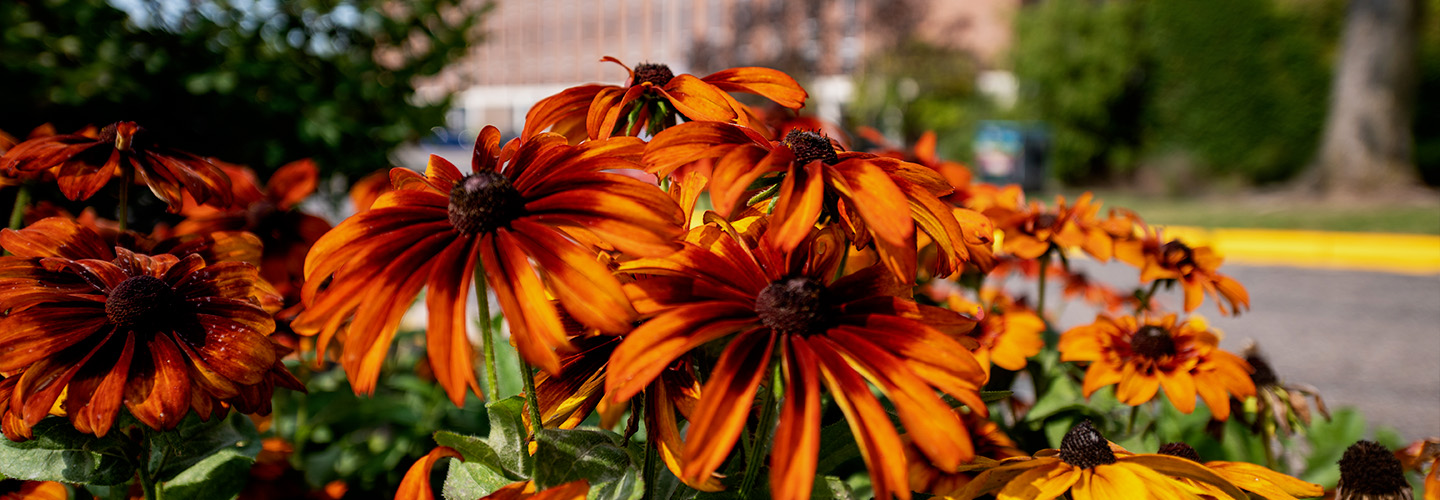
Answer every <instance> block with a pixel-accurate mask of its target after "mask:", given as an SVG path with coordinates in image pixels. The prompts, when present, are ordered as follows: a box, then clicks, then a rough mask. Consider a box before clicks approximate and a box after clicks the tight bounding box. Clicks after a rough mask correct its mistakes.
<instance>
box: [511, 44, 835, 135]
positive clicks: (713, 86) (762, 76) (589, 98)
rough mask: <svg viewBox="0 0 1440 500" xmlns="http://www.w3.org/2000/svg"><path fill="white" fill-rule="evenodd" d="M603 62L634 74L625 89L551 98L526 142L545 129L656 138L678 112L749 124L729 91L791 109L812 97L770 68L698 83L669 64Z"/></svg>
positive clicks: (533, 117) (528, 119) (577, 90)
mask: <svg viewBox="0 0 1440 500" xmlns="http://www.w3.org/2000/svg"><path fill="white" fill-rule="evenodd" d="M601 61H609V62H613V63H615V64H619V65H620V67H622V68H625V71H626V72H628V73H630V77H629V78H628V79H627V80H626V81H625V86H623V87H621V86H616V85H602V84H590V85H581V86H578V87H571V88H569V89H565V90H564V91H562V92H560V93H559V94H555V95H553V96H550V97H547V98H545V99H543V100H541V101H540V102H538V103H536V104H535V106H534V107H532V108H530V112H529V113H527V114H526V115H525V130H524V131H523V132H521V134H520V138H521V139H527V140H528V139H529V138H530V137H533V136H534V135H535V134H538V133H540V132H543V131H545V130H551V131H553V132H556V133H559V134H562V135H564V136H566V137H568V138H570V140H571V141H579V140H581V139H585V138H587V137H588V138H590V139H592V140H594V139H604V138H607V137H610V136H611V135H613V134H615V133H617V132H618V133H620V134H621V135H638V134H639V133H640V131H641V130H642V129H643V130H647V131H648V132H649V133H650V134H652V135H653V134H655V133H657V132H659V131H660V128H663V127H666V126H669V125H673V124H674V120H675V114H674V112H675V111H678V112H679V113H680V114H682V115H685V117H686V118H689V119H691V120H697V121H718V122H727V123H733V122H735V121H737V120H742V119H743V120H744V123H749V122H750V121H751V120H750V119H749V118H748V116H749V115H748V111H747V109H746V108H745V106H743V105H741V104H740V103H739V102H738V101H736V100H735V98H734V97H731V96H730V94H729V92H744V93H747V94H755V95H759V96H762V97H765V98H767V99H770V100H771V101H774V102H775V103H776V104H779V105H781V106H785V107H787V108H791V109H798V108H800V107H801V106H804V105H805V98H806V97H807V94H806V93H805V89H802V88H800V84H799V83H796V82H795V79H794V78H791V77H790V75H787V74H785V73H783V72H780V71H777V70H773V69H769V68H730V69H726V70H721V71H717V72H715V73H712V74H710V75H708V76H705V77H702V78H696V77H695V76H692V75H688V74H681V75H678V76H677V75H676V74H675V72H674V71H672V70H671V69H670V67H669V66H666V65H664V64H656V63H641V64H638V65H636V66H635V69H630V67H629V66H626V65H625V63H622V62H620V60H619V59H615V58H613V57H610V56H606V57H604V58H603V59H601ZM622 115H624V116H627V117H628V118H627V120H626V123H621V122H620V117H621V116H622ZM652 122H653V123H652ZM617 126H621V127H622V128H621V129H620V130H618V131H617V130H616V127H617ZM582 134H583V135H582Z"/></svg>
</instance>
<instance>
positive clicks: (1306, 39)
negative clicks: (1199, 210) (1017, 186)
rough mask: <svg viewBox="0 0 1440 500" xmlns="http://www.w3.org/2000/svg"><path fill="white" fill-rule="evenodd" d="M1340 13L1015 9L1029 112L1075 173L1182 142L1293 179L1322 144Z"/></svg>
mask: <svg viewBox="0 0 1440 500" xmlns="http://www.w3.org/2000/svg"><path fill="white" fill-rule="evenodd" d="M1343 20H1344V1H1343V0H1321V1H1317V2H1305V1H1294V0H1216V1H1215V2H1206V3H1193V2H1142V1H1133V0H1107V1H1100V2H1093V1H1089V0H1047V1H1044V2H1039V3H1038V4H1035V5H1033V6H1030V7H1027V8H1025V9H1023V10H1022V11H1021V13H1020V15H1019V17H1018V19H1017V42H1016V46H1015V50H1014V54H1013V55H1014V64H1015V71H1016V74H1017V77H1018V78H1019V79H1020V81H1021V85H1022V90H1021V99H1020V101H1021V105H1022V108H1021V110H1019V113H1020V114H1021V115H1022V116H1024V117H1026V118H1033V119H1039V120H1043V121H1045V122H1046V123H1047V124H1048V125H1049V127H1050V130H1051V132H1052V140H1053V144H1054V151H1052V156H1051V158H1052V161H1053V163H1052V165H1051V166H1052V168H1053V169H1054V173H1055V174H1056V175H1057V176H1058V177H1059V178H1060V179H1061V180H1062V181H1065V182H1068V183H1081V184H1083V183H1095V182H1105V181H1112V180H1115V179H1116V177H1117V175H1124V174H1126V173H1129V172H1132V171H1133V170H1134V168H1135V167H1136V165H1137V164H1138V163H1139V162H1140V161H1141V160H1142V158H1154V157H1157V156H1160V155H1166V154H1170V153H1176V152H1178V153H1181V154H1182V155H1185V156H1186V157H1187V158H1188V159H1189V160H1191V161H1193V162H1194V163H1196V164H1198V165H1200V166H1202V167H1204V169H1205V170H1206V171H1208V172H1211V173H1215V174H1228V175H1233V176H1237V177H1240V178H1243V179H1246V180H1249V181H1251V182H1259V183H1265V182H1275V181H1281V180H1285V179H1287V178H1289V177H1291V176H1292V175H1294V174H1295V173H1296V172H1298V171H1299V170H1300V169H1302V168H1303V167H1304V166H1305V164H1306V163H1308V162H1310V161H1311V160H1312V158H1313V156H1314V153H1315V147H1316V144H1317V141H1318V139H1319V136H1320V133H1321V129H1322V127H1323V125H1324V119H1325V110H1326V107H1327V105H1328V101H1329V99H1328V95H1329V94H1328V92H1329V86H1330V78H1331V68H1332V64H1333V60H1334V52H1335V50H1336V44H1337V42H1338V39H1339V33H1340V26H1341V23H1342V22H1343Z"/></svg>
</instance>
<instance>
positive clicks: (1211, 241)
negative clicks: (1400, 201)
mask: <svg viewBox="0 0 1440 500" xmlns="http://www.w3.org/2000/svg"><path fill="white" fill-rule="evenodd" d="M1165 234H1166V235H1167V236H1169V237H1175V238H1179V239H1181V240H1183V241H1185V242H1186V243H1187V244H1189V245H1191V246H1201V245H1209V246H1210V247H1211V248H1214V249H1215V251H1216V252H1219V253H1220V255H1222V256H1224V257H1225V261H1226V262H1229V263H1236V264H1254V265H1267V266H1294V267H1316V268H1327V269H1346V270H1358V271H1383V272H1393V273H1403V274H1417V275H1427V274H1440V236H1427V235H1416V234H1391V233H1341V232H1329V231H1291V230H1274V229H1226V228H1201V227H1190V226H1167V227H1165Z"/></svg>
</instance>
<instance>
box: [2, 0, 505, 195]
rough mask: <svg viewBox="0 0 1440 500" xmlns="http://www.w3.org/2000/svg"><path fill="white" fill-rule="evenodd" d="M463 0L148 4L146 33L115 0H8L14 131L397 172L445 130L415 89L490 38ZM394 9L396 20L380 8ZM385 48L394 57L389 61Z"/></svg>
mask: <svg viewBox="0 0 1440 500" xmlns="http://www.w3.org/2000/svg"><path fill="white" fill-rule="evenodd" d="M461 3H462V0H422V1H416V2H406V3H405V4H404V5H403V6H402V5H400V4H395V3H393V2H386V1H382V0H359V1H352V2H343V3H340V2H333V1H319V0H312V1H303V2H278V3H275V4H274V5H275V8H273V9H269V10H267V9H259V8H248V7H247V8H243V9H242V8H241V7H244V5H232V3H231V2H227V1H218V2H204V3H203V4H201V3H196V4H191V3H187V2H180V3H179V4H178V7H179V9H180V10H179V12H172V13H171V14H170V15H165V16H159V17H157V16H155V15H154V14H153V12H159V11H162V10H163V11H167V12H168V11H174V10H175V8H176V7H177V4H176V3H175V2H163V1H159V0H143V1H142V2H140V5H142V6H148V7H150V8H151V12H152V15H151V16H149V17H150V19H147V20H141V21H140V22H142V23H144V24H145V25H144V26H141V25H140V24H137V22H136V21H135V20H132V19H129V18H128V16H127V15H126V13H125V12H122V11H120V10H117V9H116V8H115V7H113V6H111V5H110V4H109V3H108V2H106V1H105V0H20V1H18V2H3V3H0V75H5V77H4V78H0V109H4V110H5V112H4V113H0V130H5V131H7V132H9V133H11V134H14V135H18V136H22V137H23V135H24V134H26V133H27V132H29V130H30V129H31V128H33V127H35V126H37V125H40V124H42V123H46V122H49V123H54V124H55V125H56V127H57V128H58V129H59V130H60V131H61V132H69V131H72V130H75V129H77V128H79V127H82V126H84V125H88V124H96V125H105V124H106V123H109V122H113V121H118V120H131V121H136V122H139V123H140V124H141V125H143V126H146V127H147V128H149V129H151V130H152V131H154V132H156V133H158V134H160V135H161V136H162V137H165V136H168V137H167V138H168V139H170V141H172V142H171V143H172V144H182V145H184V147H185V148H186V149H189V150H191V151H193V152H195V153H197V154H202V155H207V156H214V157H218V158H221V159H223V160H226V161H231V162H236V163H244V164H249V165H251V166H253V167H255V168H256V169H259V170H261V172H262V175H263V173H264V171H265V170H266V169H271V168H276V167H278V166H280V165H281V164H283V163H284V162H288V161H291V160H295V159H299V158H303V157H312V158H314V159H315V160H316V162H317V163H319V165H320V166H321V168H322V169H324V170H325V171H326V172H349V173H362V172H369V171H372V170H375V169H378V168H384V167H386V166H388V164H389V161H388V159H387V155H388V154H389V152H390V150H392V149H393V148H394V147H395V146H396V145H397V144H400V143H401V142H403V141H407V140H413V139H416V138H418V137H420V136H422V135H423V134H425V133H427V132H428V130H429V129H430V128H431V127H435V126H439V125H443V118H444V113H445V110H446V109H447V108H448V106H449V103H448V101H445V100H442V101H437V102H428V103H415V102H414V99H413V94H414V84H415V80H416V79H417V78H420V77H425V76H429V75H434V74H437V73H439V72H440V70H441V69H443V68H444V67H445V66H446V65H447V64H448V63H450V62H451V61H454V60H456V59H458V58H459V57H460V56H462V55H463V54H464V53H465V50H466V49H467V47H468V46H469V45H470V44H471V43H473V42H476V41H477V40H478V35H477V33H476V29H477V26H478V24H477V23H478V20H479V17H480V15H481V13H482V11H483V10H484V9H476V8H474V6H473V5H469V4H470V3H471V2H463V3H465V4H467V5H466V8H465V9H459V7H460V4H461ZM382 8H383V11H384V12H383V15H382ZM382 54H384V56H383V57H382Z"/></svg>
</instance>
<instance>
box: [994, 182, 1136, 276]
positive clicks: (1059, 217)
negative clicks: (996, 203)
mask: <svg viewBox="0 0 1440 500" xmlns="http://www.w3.org/2000/svg"><path fill="white" fill-rule="evenodd" d="M1098 209H1099V206H1098V205H1094V204H1091V195H1090V193H1085V194H1083V195H1081V196H1080V199H1079V200H1076V202H1075V205H1074V206H1069V205H1067V204H1066V201H1065V197H1064V196H1060V197H1058V198H1057V199H1056V201H1055V208H1053V209H1052V208H1049V207H1046V206H1044V205H1042V204H1040V203H1039V202H1031V203H1030V205H1029V206H1027V207H1026V208H1025V209H1023V210H1019V211H1014V212H1009V213H1008V214H1005V213H1003V212H998V214H1003V215H1000V216H998V217H997V216H996V215H992V218H994V219H996V222H995V226H996V228H997V229H999V230H1000V232H1001V233H1002V234H1003V235H1004V237H1003V243H1002V246H1003V248H1004V250H1005V252H1007V253H1010V254H1012V255H1015V256H1016V257H1020V258H1022V259H1038V258H1040V257H1041V256H1042V255H1045V253H1046V252H1048V251H1050V249H1051V248H1060V249H1065V248H1072V247H1079V248H1081V249H1083V250H1085V253H1088V254H1090V255H1091V256H1094V257H1095V258H1097V259H1100V260H1101V261H1107V260H1110V257H1111V256H1112V255H1113V254H1114V240H1113V239H1112V238H1111V236H1110V235H1109V234H1108V233H1107V232H1106V231H1105V229H1104V228H1102V227H1100V226H1099V225H1098V223H1097V222H1096V221H1095V220H1094V218H1093V217H1091V216H1093V213H1092V212H1091V211H1092V210H1098ZM987 215H988V213H987Z"/></svg>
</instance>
